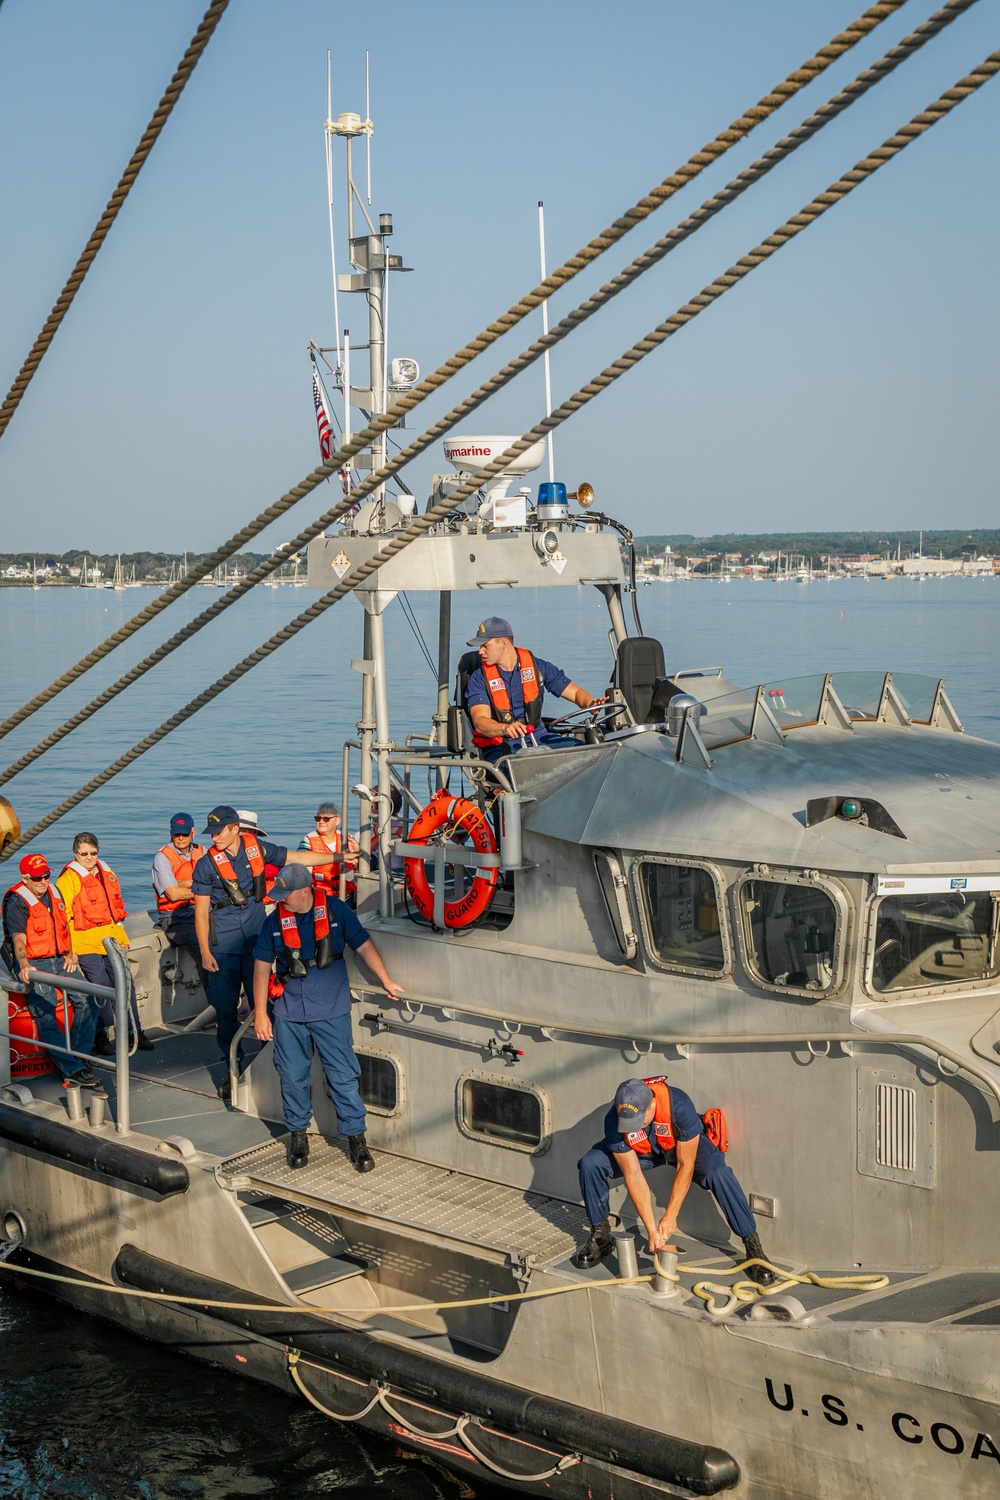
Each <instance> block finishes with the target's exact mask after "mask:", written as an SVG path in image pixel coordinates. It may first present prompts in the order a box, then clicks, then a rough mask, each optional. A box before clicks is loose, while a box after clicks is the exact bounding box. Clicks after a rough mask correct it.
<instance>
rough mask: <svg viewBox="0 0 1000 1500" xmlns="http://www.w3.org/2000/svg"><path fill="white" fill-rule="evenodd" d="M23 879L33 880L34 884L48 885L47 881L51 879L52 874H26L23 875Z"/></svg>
mask: <svg viewBox="0 0 1000 1500" xmlns="http://www.w3.org/2000/svg"><path fill="white" fill-rule="evenodd" d="M25 879H26V880H34V881H35V882H36V884H38V885H48V883H49V881H50V880H51V879H52V876H51V875H27V876H25Z"/></svg>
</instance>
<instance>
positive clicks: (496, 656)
mask: <svg viewBox="0 0 1000 1500" xmlns="http://www.w3.org/2000/svg"><path fill="white" fill-rule="evenodd" d="M467 644H468V645H469V646H475V647H476V649H477V650H478V652H479V662H480V665H479V666H478V667H477V668H476V670H475V671H474V672H473V673H472V676H471V677H470V678H469V685H468V687H467V688H466V691H465V706H466V709H467V710H468V714H469V717H470V718H471V720H472V730H473V733H472V743H473V744H474V745H475V746H476V748H477V750H479V751H480V752H481V754H482V755H483V758H484V759H485V760H499V759H500V757H501V756H502V755H511V754H513V753H514V751H516V750H521V749H523V748H524V746H525V744H526V743H528V741H527V740H526V737H527V736H533V737H534V740H535V743H536V744H538V745H542V746H547V747H548V748H549V749H556V748H558V747H560V746H563V745H573V744H576V741H575V740H573V739H564V738H562V737H561V736H559V735H553V734H551V733H550V732H549V730H548V729H546V727H545V725H544V724H543V723H542V699H543V697H544V695H545V693H546V692H549V693H552V694H553V696H555V697H558V698H566V699H568V700H569V702H570V703H575V704H576V706H577V708H597V707H599V706H600V704H602V703H604V702H605V701H606V700H605V699H604V698H595V697H593V696H592V695H591V694H590V693H588V692H587V689H586V688H582V687H578V686H577V684H576V683H575V682H571V681H570V679H569V678H568V677H567V676H566V673H565V672H564V671H562V669H561V668H560V667H556V666H553V664H552V663H551V662H550V661H543V660H542V658H541V657H540V656H535V655H533V654H532V652H530V651H529V650H528V649H527V647H525V646H515V645H514V630H513V627H512V625H511V623H510V621H509V620H505V619H503V617H502V616H501V615H490V616H488V618H487V619H485V620H482V621H481V622H480V625H479V629H478V630H477V631H476V633H475V635H474V636H473V637H472V639H471V640H470V641H468V642H467Z"/></svg>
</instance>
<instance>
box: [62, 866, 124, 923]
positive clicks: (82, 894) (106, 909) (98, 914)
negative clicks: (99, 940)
mask: <svg viewBox="0 0 1000 1500" xmlns="http://www.w3.org/2000/svg"><path fill="white" fill-rule="evenodd" d="M63 870H64V872H65V871H66V870H72V871H73V873H74V874H75V875H78V876H79V878H80V889H79V890H78V891H77V893H76V895H75V896H74V897H73V926H74V927H75V928H76V930H77V932H86V931H87V929H88V928H90V927H107V926H109V925H110V923H112V922H122V921H124V919H125V918H126V917H127V916H128V912H127V911H126V910H125V902H124V901H123V900H122V888H121V886H120V885H119V884H118V876H117V875H116V874H115V872H114V870H112V869H111V867H110V865H106V864H105V863H104V861H103V859H99V860H98V861H97V868H96V869H94V870H85V869H84V867H83V865H81V864H80V863H79V862H78V861H77V860H75V859H71V860H70V862H69V864H68V865H64V866H63Z"/></svg>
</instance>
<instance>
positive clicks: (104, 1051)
mask: <svg viewBox="0 0 1000 1500" xmlns="http://www.w3.org/2000/svg"><path fill="white" fill-rule="evenodd" d="M56 884H57V885H58V887H59V890H60V892H61V894H62V898H63V901H64V902H65V903H66V917H67V920H68V922H69V931H70V937H71V939H72V942H73V952H74V953H75V954H76V956H77V958H78V959H79V960H80V968H81V969H82V970H83V973H84V976H85V977H86V978H87V979H89V980H90V982H91V984H104V985H108V986H109V987H111V988H112V989H113V988H114V982H115V979H114V971H113V970H112V967H111V964H110V961H109V960H108V957H107V955H106V953H105V951H104V939H105V938H106V937H112V938H114V939H115V941H116V942H117V943H120V944H121V946H122V947H123V948H127V947H128V936H127V934H126V932H125V928H124V927H123V926H122V925H121V924H122V922H123V920H124V919H125V917H127V916H128V912H127V911H126V910H125V903H124V901H123V900H122V892H121V886H120V885H119V883H118V876H117V875H116V874H115V872H114V870H112V869H111V867H110V865H106V864H105V863H104V861H103V860H102V859H101V858H100V845H99V844H98V842H97V839H96V837H95V836H94V834H92V833H78V834H77V836H76V838H75V839H74V840H73V858H72V860H71V861H70V863H69V864H68V865H67V866H66V867H65V869H64V870H63V872H62V874H61V875H60V876H59V879H58V880H57V881H56ZM129 1006H130V1008H131V1011H132V1027H134V1029H135V1031H136V1033H137V1035H138V1045H139V1047H140V1048H141V1049H142V1051H144V1052H148V1051H150V1050H151V1048H152V1046H153V1043H152V1042H151V1041H150V1039H149V1037H148V1036H147V1035H146V1033H145V1032H144V1031H143V1029H142V1027H141V1026H140V1025H139V1006H138V1002H137V1001H136V995H135V984H134V983H133V982H132V979H131V976H130V977H129ZM113 1022H114V1008H113V1006H112V1004H111V1001H110V1000H105V1002H104V1004H103V1005H102V1006H101V1014H100V1020H99V1021H98V1027H97V1035H96V1037H95V1038H94V1052H95V1054H96V1055H97V1056H98V1057H111V1056H113V1055H114V1050H115V1049H114V1047H113V1045H112V1043H111V1040H110V1038H109V1036H108V1027H109V1026H111V1025H112V1024H113Z"/></svg>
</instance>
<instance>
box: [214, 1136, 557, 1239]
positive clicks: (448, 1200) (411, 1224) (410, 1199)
mask: <svg viewBox="0 0 1000 1500" xmlns="http://www.w3.org/2000/svg"><path fill="white" fill-rule="evenodd" d="M309 1146H310V1154H309V1162H308V1164H307V1165H306V1166H305V1167H300V1168H297V1169H296V1170H295V1171H294V1172H293V1171H292V1170H291V1169H290V1168H289V1166H288V1162H287V1158H286V1154H285V1144H284V1142H283V1141H273V1140H272V1141H268V1142H266V1143H265V1144H264V1145H262V1146H257V1147H255V1148H254V1149H253V1150H251V1151H245V1152H243V1153H241V1154H240V1155H239V1156H234V1157H231V1158H230V1159H229V1160H228V1161H226V1162H225V1163H224V1164H223V1166H222V1167H221V1168H220V1171H221V1172H223V1173H224V1174H225V1175H227V1176H233V1177H237V1176H242V1177H249V1178H250V1179H251V1181H252V1182H253V1184H254V1185H255V1187H259V1188H265V1189H270V1190H272V1191H274V1190H276V1191H277V1192H278V1193H283V1192H287V1193H289V1194H291V1195H295V1194H297V1193H301V1194H302V1195H303V1196H304V1197H306V1198H309V1199H310V1200H312V1201H313V1202H317V1203H323V1204H329V1205H330V1207H331V1209H337V1208H340V1209H344V1210H353V1211H355V1212H357V1213H360V1214H363V1215H364V1216H365V1217H367V1218H376V1219H385V1220H386V1221H387V1223H388V1225H389V1226H390V1227H393V1228H397V1227H405V1228H408V1229H415V1230H422V1231H425V1232H428V1233H432V1234H436V1235H441V1236H443V1237H444V1238H447V1239H452V1240H459V1241H461V1242H463V1243H464V1244H468V1245H476V1246H480V1247H481V1248H483V1249H488V1250H496V1251H501V1252H503V1253H505V1254H509V1255H511V1256H513V1257H514V1258H515V1259H518V1260H522V1259H525V1258H527V1257H530V1258H531V1260H532V1262H533V1263H534V1264H535V1265H551V1264H553V1263H554V1262H557V1261H561V1260H565V1259H566V1258H567V1257H568V1256H570V1255H572V1254H573V1252H574V1250H575V1249H576V1248H577V1246H578V1245H579V1244H580V1243H581V1242H582V1240H583V1238H584V1237H585V1235H586V1229H587V1223H586V1216H585V1214H584V1211H583V1209H582V1207H580V1205H579V1204H574V1203H566V1202H564V1201H563V1200H562V1199H559V1198H550V1197H548V1196H547V1195H546V1194H544V1193H534V1192H530V1191H523V1190H521V1189H520V1188H512V1187H506V1186H503V1185H502V1184H499V1183H495V1182H489V1181H487V1180H486V1179H485V1178H482V1177H472V1176H470V1175H469V1174H467V1173H464V1172H453V1171H450V1170H449V1169H448V1168H446V1167H435V1166H431V1165H430V1164H428V1163H426V1162H417V1161H411V1160H409V1159H408V1158H406V1157H402V1156H396V1155H394V1154H393V1153H392V1152H389V1151H373V1152H372V1155H373V1156H374V1157H375V1161H376V1169H375V1171H374V1172H368V1173H365V1174H361V1173H358V1172H355V1170H354V1168H353V1167H352V1166H351V1163H350V1160H349V1158H348V1155H347V1147H346V1144H341V1142H339V1141H336V1140H334V1141H328V1140H326V1139H325V1138H324V1137H322V1136H319V1135H310V1137H309Z"/></svg>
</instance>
